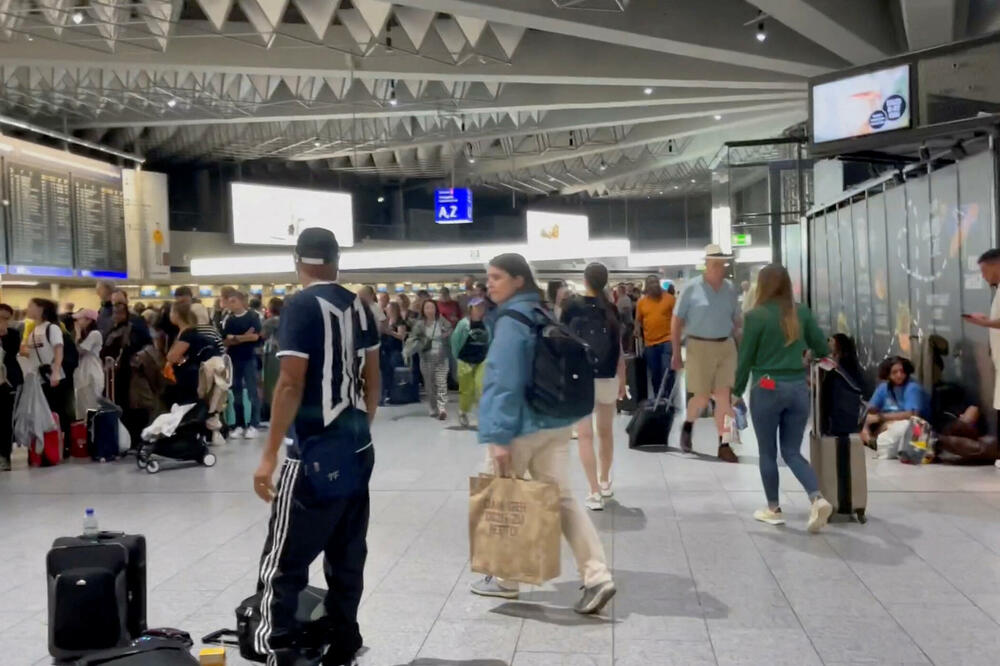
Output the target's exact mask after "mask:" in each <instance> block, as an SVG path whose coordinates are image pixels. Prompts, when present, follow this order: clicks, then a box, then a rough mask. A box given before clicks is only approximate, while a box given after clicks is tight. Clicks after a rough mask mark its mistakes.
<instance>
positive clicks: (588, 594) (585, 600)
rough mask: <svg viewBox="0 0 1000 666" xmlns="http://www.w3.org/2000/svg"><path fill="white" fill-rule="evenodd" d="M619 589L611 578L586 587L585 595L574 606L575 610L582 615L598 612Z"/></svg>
mask: <svg viewBox="0 0 1000 666" xmlns="http://www.w3.org/2000/svg"><path fill="white" fill-rule="evenodd" d="M617 591H618V590H616V589H615V584H614V582H613V581H610V580H609V581H607V582H604V583H599V584H598V585H595V586H593V587H585V588H583V596H582V597H580V600H579V601H578V602H576V605H575V606H573V610H575V611H576V612H577V613H580V614H581V615H590V614H592V613H596V612H598V611H599V610H601V609H602V608H604V605H605V604H607V603H608V602H609V601H611V597H613V596H615V592H617Z"/></svg>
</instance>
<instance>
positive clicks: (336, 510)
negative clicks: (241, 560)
mask: <svg viewBox="0 0 1000 666" xmlns="http://www.w3.org/2000/svg"><path fill="white" fill-rule="evenodd" d="M300 465H301V463H300V461H298V460H295V459H291V458H290V459H287V460H285V463H284V465H283V466H282V468H281V476H280V478H279V480H278V485H277V495H276V496H275V499H274V502H273V504H272V508H271V520H270V524H269V526H268V530H267V540H266V541H265V542H264V551H263V553H262V555H261V561H260V575H259V577H258V583H257V591H258V592H259V593H260V594H261V623H260V627H259V629H258V631H257V634H256V636H255V641H254V642H255V647H256V649H257V651H258V652H259V653H261V654H267V653H269V652H270V651H271V650H279V651H280V650H281V649H283V648H292V647H294V646H295V642H296V640H297V639H298V638H299V630H300V625H299V623H298V621H297V620H296V618H295V611H296V606H297V604H298V596H299V593H300V592H301V591H302V590H303V589H305V587H306V585H307V584H308V582H309V566H310V565H311V564H312V562H313V560H315V559H316V557H318V556H319V555H320V553H322V554H323V555H324V558H323V573H324V575H325V577H326V583H327V595H326V604H325V605H326V612H327V622H328V631H327V640H328V643H329V645H330V649H329V652H328V654H327V659H328V660H329V661H327V660H324V663H343V662H347V661H349V659H350V658H351V657H352V656H353V655H354V653H355V652H357V651H358V650H359V649H361V645H362V639H361V633H360V630H359V628H358V605H359V604H360V603H361V593H362V590H363V588H364V569H365V559H366V557H367V555H368V546H367V543H366V541H365V538H366V536H367V533H368V513H369V497H368V490H367V488H366V489H365V490H364V491H362V492H361V493H358V494H357V495H354V496H351V497H347V498H344V499H337V500H333V501H328V502H323V503H313V502H311V501H310V498H309V496H308V489H307V488H306V487H305V484H304V481H303V478H302V473H301V471H300ZM269 648H270V649H269ZM338 659H339V661H338ZM277 663H278V661H277V660H276V659H275V656H274V654H273V653H272V654H269V660H268V664H269V665H272V666H273V665H274V664H277Z"/></svg>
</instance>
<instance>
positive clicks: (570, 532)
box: [472, 254, 615, 614]
mask: <svg viewBox="0 0 1000 666" xmlns="http://www.w3.org/2000/svg"><path fill="white" fill-rule="evenodd" d="M487 283H488V288H489V295H490V299H491V300H492V301H493V302H494V303H496V304H497V305H499V314H498V317H497V320H496V324H495V327H494V331H493V342H492V345H491V346H490V351H489V354H488V355H487V357H486V378H485V380H484V381H483V396H482V398H481V399H480V401H479V442H480V443H481V444H486V445H488V447H489V455H490V459H491V460H492V463H493V468H494V470H495V471H496V472H497V473H499V474H504V475H506V474H510V473H513V474H514V475H516V476H518V477H522V476H524V474H525V472H531V478H533V479H535V480H536V481H544V482H548V483H554V484H556V485H558V486H559V494H560V511H561V516H562V521H561V522H562V531H563V535H564V536H565V537H566V540H567V541H568V542H569V545H570V548H571V549H572V550H573V556H574V558H576V563H577V568H578V569H579V571H580V576H581V578H583V585H584V590H583V596H582V597H581V598H580V601H578V602H577V603H576V605H575V606H574V610H576V612H578V613H582V614H590V613H596V612H598V611H599V610H601V608H603V607H604V605H605V604H606V603H607V602H608V601H609V600H610V599H611V598H612V597H613V596H614V595H615V584H614V582H613V581H612V580H611V572H610V571H609V570H608V565H607V563H606V560H605V557H604V548H603V547H602V546H601V541H600V539H599V538H598V536H597V530H595V529H594V525H593V523H591V522H590V518H589V517H588V516H587V514H586V513H585V512H584V510H583V507H582V506H580V504H579V503H577V502H576V500H574V499H573V495H572V493H571V491H570V487H569V441H570V435H571V433H572V427H573V422H574V420H573V419H564V418H555V417H552V416H547V415H544V414H539V413H538V412H536V411H534V410H533V409H532V408H531V407H530V406H529V405H528V404H527V401H526V399H525V392H526V390H527V388H528V386H529V385H530V384H531V382H532V376H531V375H532V362H533V360H534V357H535V330H534V329H531V328H529V327H528V326H526V325H525V324H523V323H521V322H520V321H519V320H517V319H516V318H514V317H510V316H505V315H506V314H507V313H509V312H511V311H516V312H519V313H521V314H523V315H525V316H527V317H530V318H532V319H534V320H535V321H538V322H541V321H543V317H544V315H542V314H540V313H538V312H537V310H536V308H538V307H539V306H540V305H541V304H542V291H541V289H539V288H538V284H537V283H536V282H535V278H534V276H533V275H532V273H531V267H530V266H529V265H528V262H527V261H526V260H525V259H524V257H522V256H521V255H519V254H501V255H499V256H497V257H494V258H493V260H492V261H491V262H490V265H489V269H488V271H487ZM472 592H473V593H475V594H479V595H483V596H491V597H501V598H504V599H515V598H517V595H518V588H517V585H516V584H515V583H509V582H507V581H502V580H500V579H498V578H494V577H493V576H486V578H484V579H483V580H481V581H479V582H477V583H475V584H473V586H472Z"/></svg>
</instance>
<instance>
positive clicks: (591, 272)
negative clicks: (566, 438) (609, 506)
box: [562, 262, 625, 511]
mask: <svg viewBox="0 0 1000 666" xmlns="http://www.w3.org/2000/svg"><path fill="white" fill-rule="evenodd" d="M583 283H584V286H585V287H586V289H587V294H586V295H585V296H581V297H578V298H573V299H571V300H570V301H568V302H567V304H566V307H565V308H564V309H563V312H562V322H563V323H564V324H566V325H567V326H568V327H569V328H570V330H571V331H573V332H574V333H575V334H576V335H578V336H579V337H580V338H581V339H582V340H584V341H585V342H586V343H587V344H588V345H590V349H591V351H593V352H594V356H595V357H596V359H597V365H596V367H595V368H594V413H593V414H592V415H591V414H588V415H587V416H585V417H584V418H583V419H582V420H581V421H580V423H578V424H577V432H578V435H579V437H578V439H579V441H578V445H579V449H580V462H582V463H583V471H584V472H585V473H586V475H587V482H588V483H589V484H590V494H589V495H588V496H587V499H586V500H584V503H583V505H584V506H586V507H587V508H588V509H590V510H591V511H600V510H602V509H603V508H604V501H605V499H607V498H609V497H613V496H614V494H615V493H614V491H613V490H612V489H611V460H612V456H613V455H614V447H615V440H614V420H615V404H616V403H617V401H618V400H619V399H621V398H622V397H623V396H624V395H625V357H624V355H623V354H622V351H621V344H620V341H621V328H622V327H621V322H619V320H618V311H617V310H616V309H615V306H614V305H612V303H611V301H610V300H608V297H607V295H605V293H604V289H605V288H606V287H607V286H608V269H607V267H606V266H605V265H604V264H601V263H598V262H594V263H592V264H589V265H588V266H587V267H586V268H585V269H584V271H583ZM595 420H596V422H597V435H598V437H599V439H600V442H601V444H600V455H599V457H600V462H601V465H600V467H601V469H600V475H598V470H597V459H596V458H595V457H594V421H595Z"/></svg>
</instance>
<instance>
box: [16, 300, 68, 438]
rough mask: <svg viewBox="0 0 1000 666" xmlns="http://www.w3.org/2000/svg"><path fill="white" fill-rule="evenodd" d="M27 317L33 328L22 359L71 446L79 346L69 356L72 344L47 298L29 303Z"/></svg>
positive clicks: (25, 342)
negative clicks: (71, 403)
mask: <svg viewBox="0 0 1000 666" xmlns="http://www.w3.org/2000/svg"><path fill="white" fill-rule="evenodd" d="M27 314H28V319H29V320H30V321H31V322H33V323H34V326H33V327H32V329H31V332H30V333H29V334H28V335H27V336H26V337H25V339H24V343H23V345H22V348H21V355H22V356H24V357H25V358H27V360H28V364H29V367H31V368H32V369H33V370H34V371H35V372H37V373H38V376H39V378H40V379H41V380H42V392H43V393H45V400H46V401H47V402H48V403H49V409H50V410H51V411H52V412H54V413H55V414H57V415H58V416H59V426H60V429H61V430H62V431H63V434H64V438H63V441H64V442H65V445H66V446H69V442H70V441H71V440H70V433H69V429H70V425H71V423H72V420H73V419H72V410H71V409H70V398H69V395H70V394H71V393H72V391H73V381H72V379H70V378H71V377H72V375H73V371H74V370H76V366H77V361H78V360H79V359H78V357H77V354H76V345H72V352H70V353H69V354H67V353H66V352H67V349H69V348H70V345H71V344H72V340H71V339H70V338H69V336H67V335H64V333H63V330H62V327H61V326H60V325H59V318H58V315H57V312H56V304H55V303H54V302H52V301H50V300H48V299H47V298H32V299H31V300H30V301H28V309H27ZM67 343H69V344H67ZM68 357H71V358H68Z"/></svg>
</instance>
